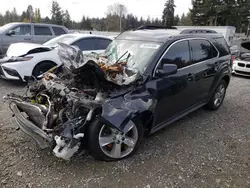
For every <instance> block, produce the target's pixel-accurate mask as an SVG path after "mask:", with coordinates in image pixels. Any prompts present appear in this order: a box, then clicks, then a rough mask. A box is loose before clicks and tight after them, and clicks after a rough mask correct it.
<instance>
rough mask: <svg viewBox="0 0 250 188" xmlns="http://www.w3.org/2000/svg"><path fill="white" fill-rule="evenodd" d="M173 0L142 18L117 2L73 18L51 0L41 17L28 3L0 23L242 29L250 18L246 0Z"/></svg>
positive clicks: (85, 27) (96, 27)
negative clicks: (183, 4) (185, 5)
mask: <svg viewBox="0 0 250 188" xmlns="http://www.w3.org/2000/svg"><path fill="white" fill-rule="evenodd" d="M175 8H176V6H175V2H174V0H166V3H165V5H164V6H163V12H162V18H161V19H160V18H155V19H151V18H150V17H148V18H147V19H143V18H142V17H140V18H138V17H137V16H135V15H133V14H131V13H129V12H128V9H127V8H126V7H125V6H124V5H122V4H119V3H116V4H113V5H110V6H109V7H108V8H107V11H106V14H105V17H103V18H90V17H87V16H84V15H83V17H82V19H81V21H79V22H76V21H74V20H72V19H71V17H70V14H69V12H68V10H63V9H62V8H61V6H60V5H59V3H58V2H57V1H53V2H52V6H51V15H48V16H46V17H41V13H40V9H39V8H33V7H32V6H31V5H29V6H28V7H27V9H26V11H23V12H22V14H21V15H19V14H18V13H17V11H16V8H13V9H12V10H11V11H10V10H7V11H6V12H5V13H4V14H1V13H0V25H4V24H6V23H10V22H37V23H52V24H58V25H64V26H66V27H67V28H69V29H77V30H78V29H82V30H100V31H124V30H130V29H134V28H137V27H139V26H141V25H145V24H147V25H161V26H166V27H172V26H175V25H186V26H188V25H195V26H235V27H236V28H237V31H238V32H246V30H247V28H248V24H249V20H250V0H192V8H191V9H189V12H188V13H187V14H184V13H183V14H182V15H181V16H179V15H176V14H175Z"/></svg>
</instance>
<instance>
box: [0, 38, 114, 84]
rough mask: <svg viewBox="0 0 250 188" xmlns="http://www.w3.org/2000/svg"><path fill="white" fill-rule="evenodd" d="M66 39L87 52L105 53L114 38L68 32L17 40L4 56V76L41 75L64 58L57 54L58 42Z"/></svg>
mask: <svg viewBox="0 0 250 188" xmlns="http://www.w3.org/2000/svg"><path fill="white" fill-rule="evenodd" d="M58 42H62V43H65V44H69V45H75V46H78V47H79V48H80V49H81V50H82V52H83V53H84V54H86V53H91V52H96V53H102V52H104V50H105V49H106V48H107V46H108V45H109V44H110V43H111V42H112V38H109V37H104V36H99V35H92V34H65V35H61V36H59V37H56V38H54V39H51V40H49V41H48V42H46V43H44V44H42V45H39V44H33V43H15V44H12V45H10V47H9V49H8V51H7V53H6V56H5V57H4V58H3V59H1V60H0V77H2V78H4V79H8V80H21V81H25V77H26V76H27V77H30V76H35V77H37V76H39V75H41V74H42V73H44V72H46V71H47V70H49V69H50V68H52V67H54V66H56V65H60V64H61V63H62V62H61V60H60V58H59V55H58V54H57V52H58V51H57V44H58Z"/></svg>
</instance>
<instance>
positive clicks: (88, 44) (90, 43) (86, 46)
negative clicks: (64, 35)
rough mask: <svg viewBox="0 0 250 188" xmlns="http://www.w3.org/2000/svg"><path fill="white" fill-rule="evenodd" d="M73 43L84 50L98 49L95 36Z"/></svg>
mask: <svg viewBox="0 0 250 188" xmlns="http://www.w3.org/2000/svg"><path fill="white" fill-rule="evenodd" d="M73 45H76V46H78V47H79V48H80V49H81V50H82V51H89V50H96V47H95V39H94V38H88V39H81V40H78V41H77V42H75V43H74V44H73Z"/></svg>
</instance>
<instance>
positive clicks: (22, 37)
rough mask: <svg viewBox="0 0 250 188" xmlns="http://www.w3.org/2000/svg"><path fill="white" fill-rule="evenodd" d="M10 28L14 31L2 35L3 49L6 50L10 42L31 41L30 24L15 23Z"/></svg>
mask: <svg viewBox="0 0 250 188" xmlns="http://www.w3.org/2000/svg"><path fill="white" fill-rule="evenodd" d="M10 30H13V31H14V32H15V33H14V34H13V35H11V36H9V35H4V37H3V49H4V51H7V49H8V47H9V45H10V44H12V43H17V42H32V35H31V25H30V24H27V25H23V24H22V25H17V26H15V27H13V28H11V29H10ZM7 32H8V31H7Z"/></svg>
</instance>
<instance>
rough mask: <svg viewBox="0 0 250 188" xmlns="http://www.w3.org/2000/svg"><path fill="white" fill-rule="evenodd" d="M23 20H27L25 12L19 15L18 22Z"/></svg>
mask: <svg viewBox="0 0 250 188" xmlns="http://www.w3.org/2000/svg"><path fill="white" fill-rule="evenodd" d="M25 18H27V14H26V12H25V11H23V12H22V14H21V16H20V20H19V21H21V22H23V21H24V19H25Z"/></svg>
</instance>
